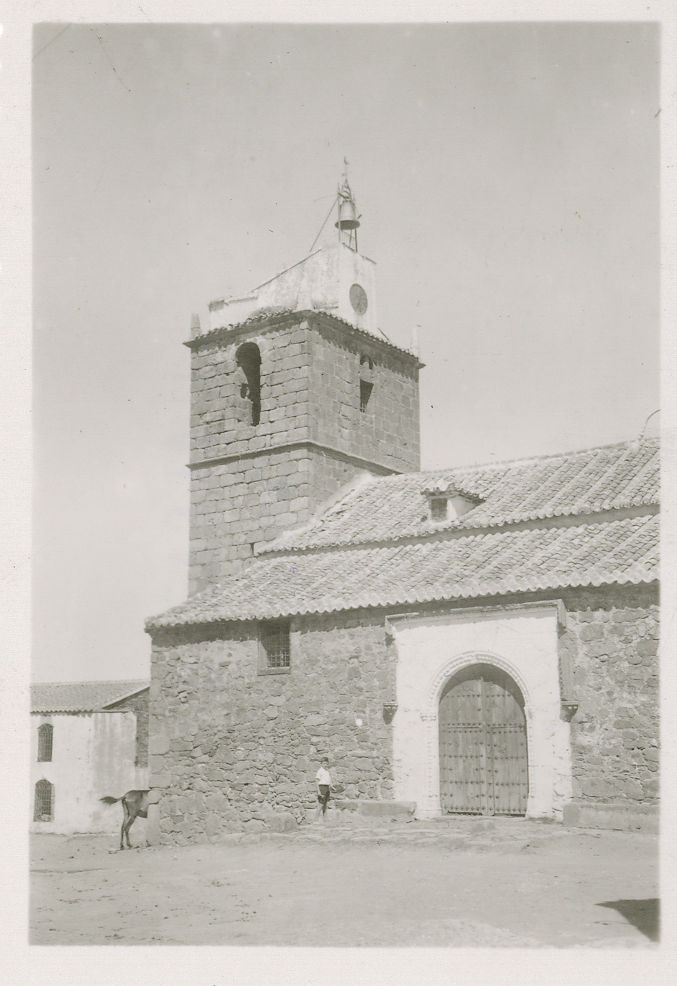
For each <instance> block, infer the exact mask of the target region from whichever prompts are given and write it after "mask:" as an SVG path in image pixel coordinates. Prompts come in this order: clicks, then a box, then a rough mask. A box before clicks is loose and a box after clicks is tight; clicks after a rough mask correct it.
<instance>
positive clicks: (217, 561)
mask: <svg viewBox="0 0 677 986" xmlns="http://www.w3.org/2000/svg"><path fill="white" fill-rule="evenodd" d="M336 218H337V221H336V224H335V225H336V235H335V238H334V242H333V243H332V244H329V245H325V246H322V247H320V248H318V249H317V250H315V251H314V252H312V253H311V254H310V256H308V257H306V258H305V259H304V260H302V261H301V262H300V263H298V264H296V265H295V266H293V267H290V268H289V269H287V270H285V271H283V272H282V273H280V274H278V275H277V276H276V277H273V278H271V279H270V280H268V281H266V282H264V283H262V284H260V285H258V286H257V287H256V288H254V289H253V290H251V291H249V292H247V293H246V294H244V295H242V296H240V297H235V298H228V299H219V300H217V301H214V302H212V303H211V304H210V306H209V313H210V324H209V325H208V326H206V327H205V328H204V329H203V328H202V326H201V325H200V323H199V320H197V319H194V320H193V327H192V337H191V339H190V340H189V341H188V342H187V346H188V348H189V349H190V353H191V381H192V382H191V424H190V474H191V494H190V572H189V598H188V599H187V601H186V602H184V603H182V604H181V605H179V606H176V607H174V608H173V609H171V610H169V611H168V612H165V613H163V614H162V615H159V616H156V617H154V618H152V619H150V620H149V621H148V622H147V626H146V629H147V631H148V633H149V634H150V635H151V638H152V671H151V708H150V770H151V777H150V784H151V788H152V792H151V801H153V802H154V805H153V806H152V812H151V816H154V824H155V827H156V830H157V833H158V838H160V839H161V840H162V841H165V842H174V843H179V844H181V843H184V842H187V841H190V840H205V839H212V840H215V839H218V838H219V837H220V835H221V834H223V833H225V832H228V831H233V830H242V829H244V830H257V829H263V828H266V827H276V826H279V825H280V824H281V820H287V821H289V819H292V820H293V821H292V824H296V823H297V822H302V821H303V820H304V819H305V818H306V816H307V815H308V813H309V810H310V809H312V808H313V807H314V802H313V799H314V795H315V787H314V776H315V772H316V770H317V767H318V766H319V762H320V760H321V758H322V757H323V756H327V757H329V760H330V764H331V770H332V774H333V777H334V779H335V781H336V782H337V783H339V784H340V785H341V786H342V788H343V790H342V794H341V798H342V799H343V802H344V804H345V805H346V806H350V807H353V808H355V809H356V810H361V809H362V808H365V809H366V808H368V806H370V805H372V806H373V805H374V803H378V804H379V805H380V806H381V807H384V808H385V810H386V811H387V810H388V806H389V807H390V809H391V810H392V812H393V813H396V812H398V811H404V812H410V813H411V814H412V815H414V816H415V817H417V818H435V817H439V816H442V815H446V814H457V813H458V814H465V815H513V816H515V815H517V816H519V815H523V816H527V817H531V818H545V819H553V820H564V821H565V822H567V823H569V824H577V823H580V824H591V825H610V826H631V827H632V826H634V827H637V826H642V827H644V826H651V825H652V824H654V822H655V815H656V805H657V800H658V659H657V649H658V562H657V545H658V489H659V449H658V442H657V440H656V439H655V438H646V437H644V438H640V439H636V440H633V441H630V442H627V443H623V444H619V445H612V446H606V447H600V448H592V449H585V450H582V451H575V452H566V453H562V454H553V455H547V456H541V457H537V458H530V459H521V460H517V461H504V462H499V463H492V464H490V465H486V466H481V465H480V466H470V467H469V466H465V467H462V468H454V467H453V465H452V466H450V468H448V469H441V470H440V469H436V470H434V471H429V472H421V471H419V470H420V461H419V373H420V371H421V370H422V368H423V364H422V363H421V362H420V360H419V358H418V356H417V354H416V353H414V352H410V351H408V350H405V349H403V348H400V347H399V346H396V345H394V344H393V343H392V342H390V341H388V339H387V338H386V337H385V336H384V335H383V334H382V333H381V332H380V327H379V323H378V318H377V309H376V297H375V278H374V264H373V262H372V261H371V260H369V259H368V258H367V257H365V256H363V255H362V254H360V252H359V250H358V243H357V235H358V229H359V219H358V215H357V210H356V206H355V202H354V198H353V195H352V192H351V190H350V187H349V185H348V182H347V179H345V180H344V182H343V184H342V185H341V186H340V188H339V191H338V195H337V217H336ZM441 424H442V423H441ZM151 816H149V819H150V818H151Z"/></svg>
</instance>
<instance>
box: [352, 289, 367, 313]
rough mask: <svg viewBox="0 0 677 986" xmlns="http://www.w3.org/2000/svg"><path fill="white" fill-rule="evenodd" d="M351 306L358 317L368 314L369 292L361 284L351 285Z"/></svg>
mask: <svg viewBox="0 0 677 986" xmlns="http://www.w3.org/2000/svg"><path fill="white" fill-rule="evenodd" d="M350 304H351V305H352V306H353V308H354V309H355V311H356V312H357V314H358V315H364V313H365V312H366V310H367V305H368V304H369V302H368V301H367V292H366V291H365V290H364V288H363V287H362V285H361V284H351V285H350Z"/></svg>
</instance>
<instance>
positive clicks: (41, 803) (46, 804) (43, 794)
mask: <svg viewBox="0 0 677 986" xmlns="http://www.w3.org/2000/svg"><path fill="white" fill-rule="evenodd" d="M53 819H54V785H53V784H50V783H49V781H46V780H44V779H43V780H41V781H38V783H37V784H36V785H35V805H34V808H33V821H34V822H51V821H52V820H53Z"/></svg>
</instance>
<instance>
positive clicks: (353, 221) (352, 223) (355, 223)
mask: <svg viewBox="0 0 677 986" xmlns="http://www.w3.org/2000/svg"><path fill="white" fill-rule="evenodd" d="M359 225H360V220H359V219H358V218H357V209H356V208H355V203H354V202H353V200H352V198H344V196H343V195H342V196H341V199H340V202H339V217H338V222H336V223H334V226H336V228H337V229H357V228H358V227H359Z"/></svg>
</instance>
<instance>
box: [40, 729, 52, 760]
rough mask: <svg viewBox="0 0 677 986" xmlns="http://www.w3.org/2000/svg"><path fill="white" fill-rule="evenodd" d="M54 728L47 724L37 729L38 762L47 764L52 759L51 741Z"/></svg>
mask: <svg viewBox="0 0 677 986" xmlns="http://www.w3.org/2000/svg"><path fill="white" fill-rule="evenodd" d="M53 736H54V728H53V727H52V726H51V724H50V723H48V722H43V724H42V725H41V726H40V727H39V728H38V762H39V763H48V762H49V761H50V760H51V759H52V740H53Z"/></svg>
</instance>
